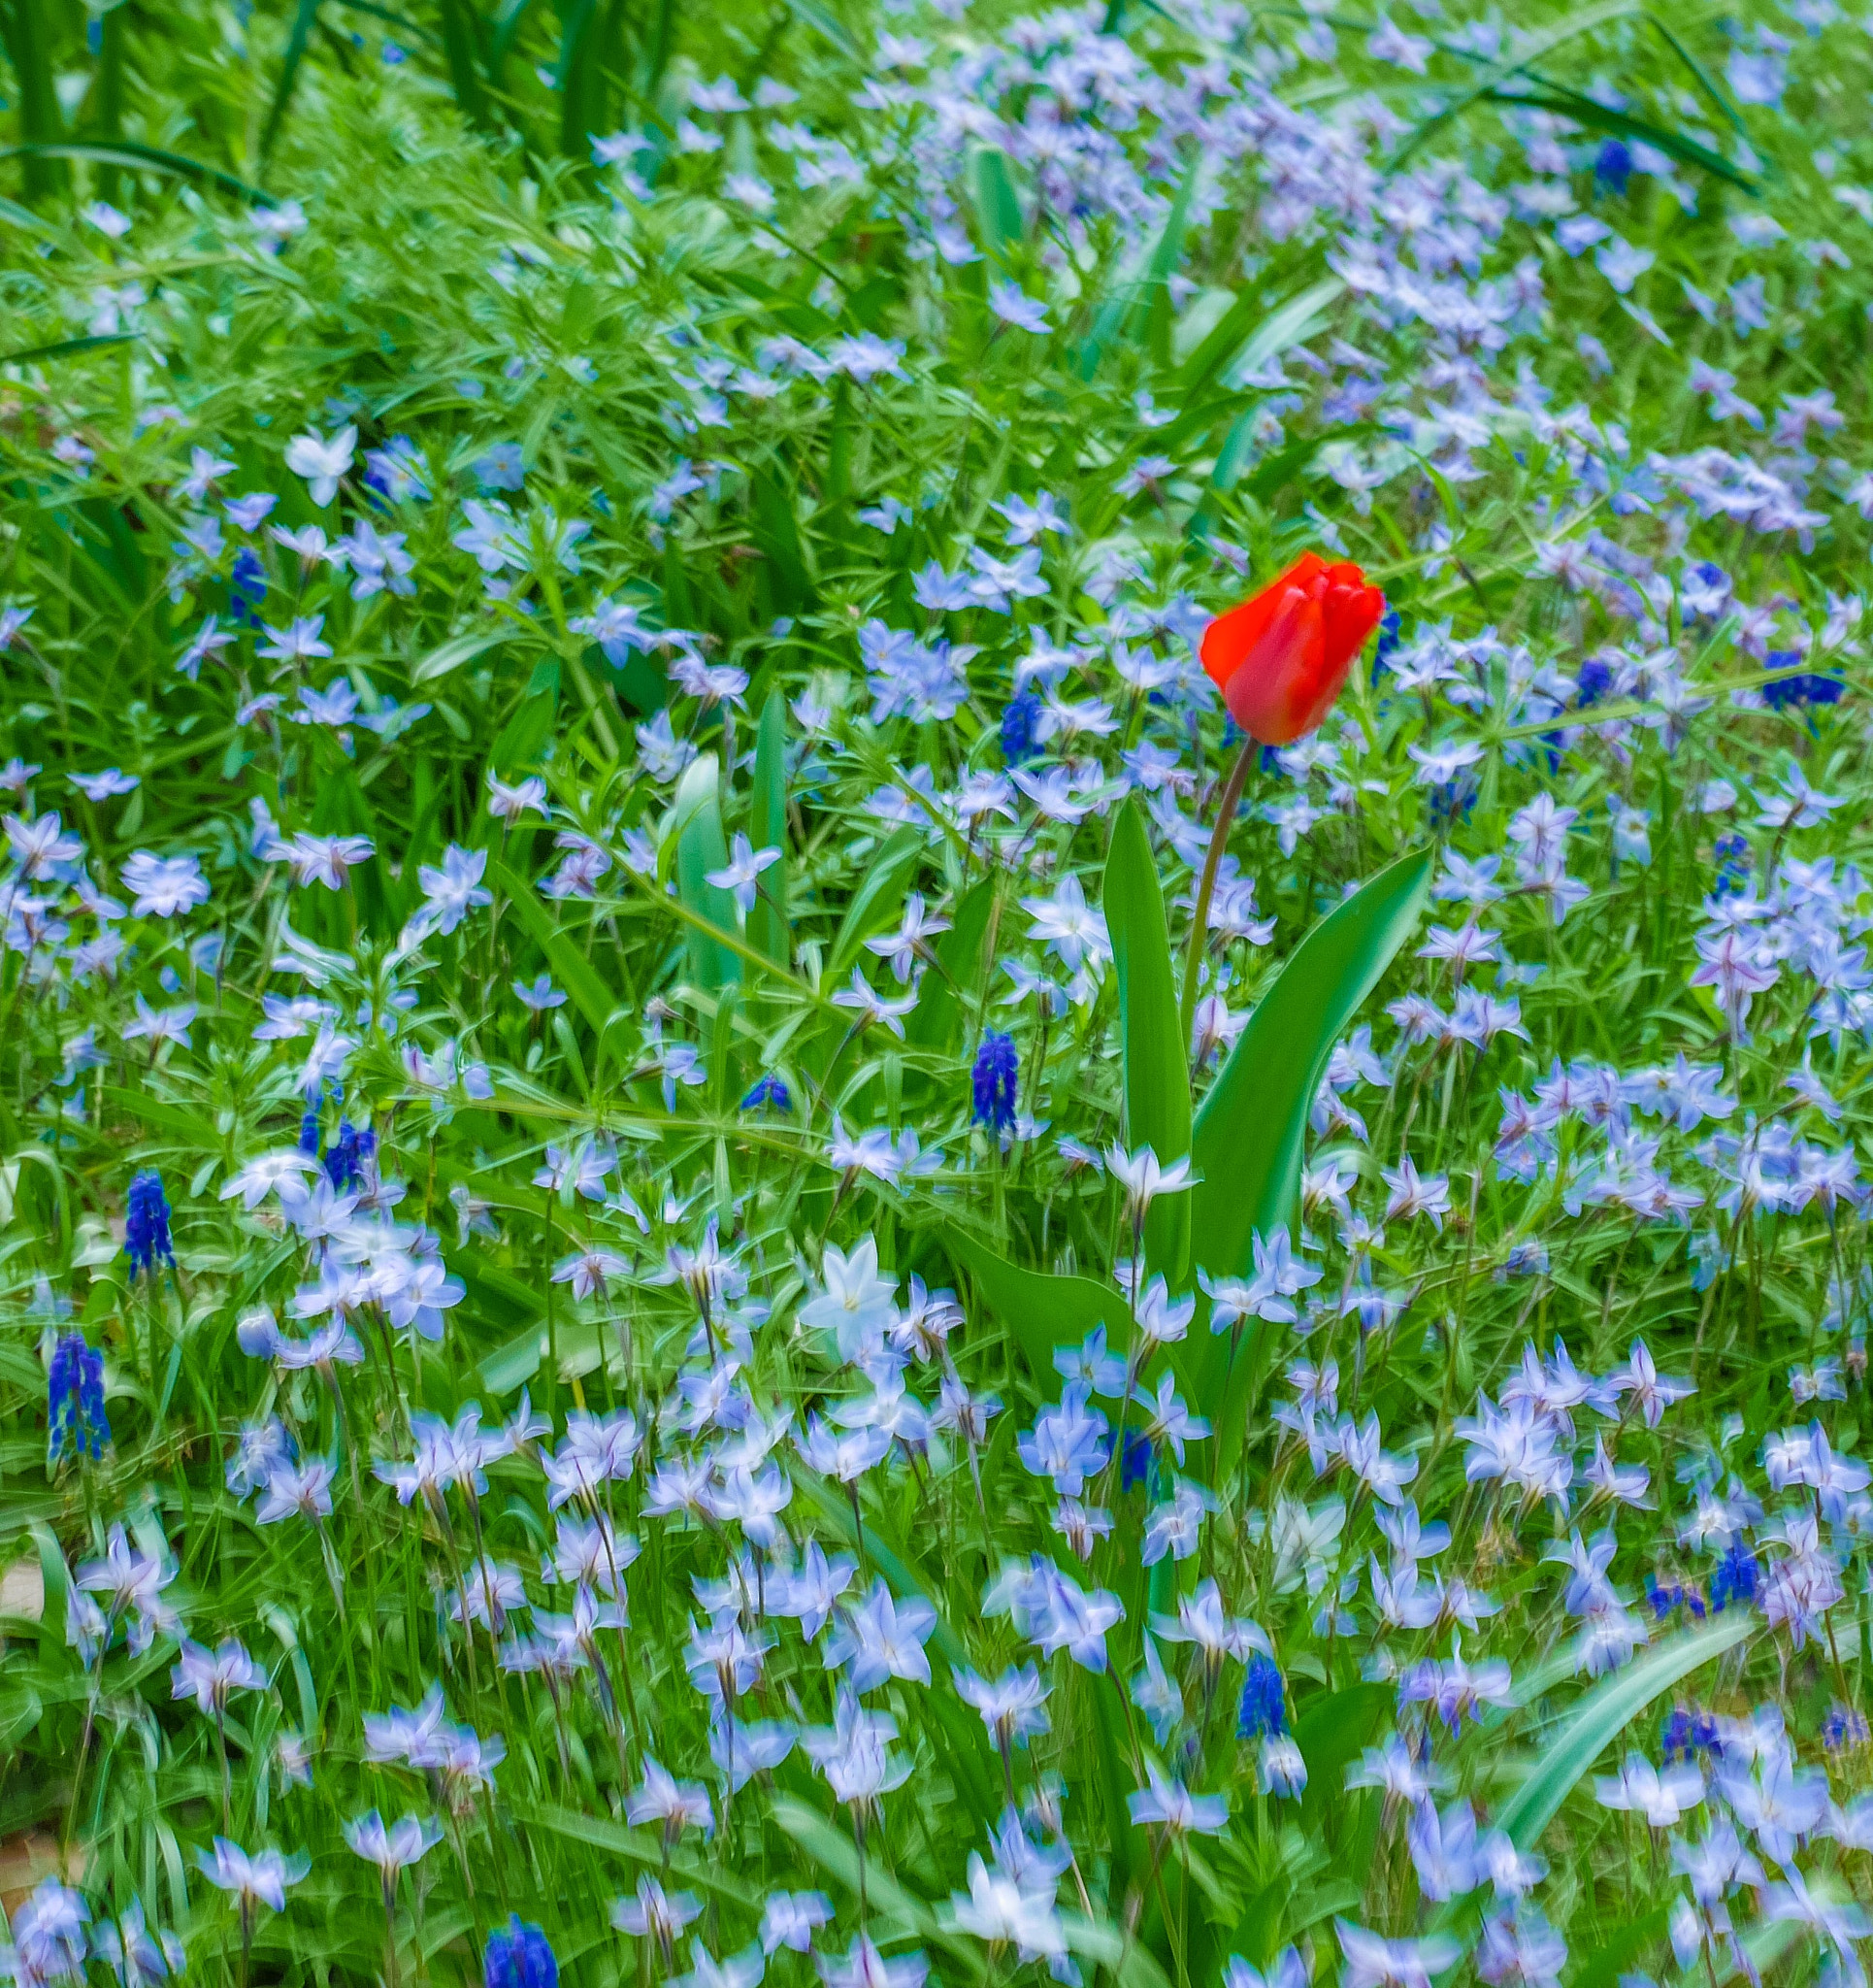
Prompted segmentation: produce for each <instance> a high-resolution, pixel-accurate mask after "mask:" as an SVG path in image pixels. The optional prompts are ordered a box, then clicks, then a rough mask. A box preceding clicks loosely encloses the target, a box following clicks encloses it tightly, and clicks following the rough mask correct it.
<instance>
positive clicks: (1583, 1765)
mask: <svg viewBox="0 0 1873 1988" xmlns="http://www.w3.org/2000/svg"><path fill="white" fill-rule="evenodd" d="M1755 1627H1756V1624H1755V1620H1754V1618H1753V1617H1752V1616H1751V1615H1750V1613H1749V1611H1748V1610H1747V1609H1744V1608H1736V1609H1732V1610H1731V1611H1729V1612H1728V1613H1727V1614H1725V1615H1721V1616H1719V1617H1718V1618H1717V1620H1716V1621H1714V1622H1709V1623H1706V1624H1705V1625H1704V1626H1703V1628H1701V1629H1693V1630H1692V1632H1691V1633H1690V1634H1689V1635H1687V1636H1674V1637H1671V1638H1670V1639H1668V1640H1666V1641H1664V1642H1660V1643H1655V1644H1654V1645H1653V1646H1652V1648H1650V1649H1649V1650H1647V1651H1646V1652H1645V1654H1644V1655H1643V1656H1641V1657H1639V1658H1637V1659H1636V1660H1635V1661H1634V1662H1632V1663H1630V1664H1628V1665H1627V1667H1626V1669H1625V1670H1624V1671H1616V1672H1615V1673H1613V1675H1612V1676H1610V1677H1604V1678H1602V1679H1601V1680H1600V1682H1599V1683H1597V1684H1596V1685H1594V1688H1593V1690H1592V1691H1590V1692H1589V1693H1588V1694H1587V1696H1586V1697H1585V1698H1584V1699H1582V1700H1581V1702H1580V1704H1579V1705H1578V1706H1575V1707H1574V1709H1573V1710H1572V1711H1571V1712H1569V1713H1568V1714H1567V1717H1566V1718H1565V1719H1564V1720H1563V1721H1562V1724H1561V1730H1560V1731H1559V1732H1558V1733H1557V1734H1556V1735H1555V1737H1554V1738H1553V1739H1551V1740H1550V1741H1549V1742H1548V1744H1547V1746H1546V1747H1545V1748H1544V1749H1543V1752H1542V1755H1541V1758H1540V1759H1539V1760H1538V1761H1537V1762H1536V1763H1535V1766H1534V1771H1533V1772H1532V1773H1530V1774H1529V1775H1528V1779H1527V1780H1526V1781H1524V1782H1523V1783H1522V1785H1521V1787H1519V1788H1518V1789H1517V1790H1516V1791H1515V1793H1514V1794H1513V1795H1511V1796H1510V1797H1509V1799H1508V1800H1507V1801H1506V1802H1505V1803H1504V1804H1503V1805H1502V1809H1501V1813H1500V1814H1499V1815H1498V1816H1497V1818H1496V1820H1497V1823H1498V1825H1499V1826H1500V1827H1501V1828H1502V1829H1503V1830H1504V1831H1505V1832H1506V1833H1507V1834H1508V1836H1509V1837H1510V1838H1511V1839H1513V1840H1514V1841H1515V1843H1516V1844H1517V1845H1518V1846H1519V1847H1520V1848H1522V1849H1525V1850H1527V1849H1531V1848H1532V1847H1533V1846H1534V1845H1535V1844H1536V1843H1537V1842H1539V1841H1540V1839H1541V1833H1542V1831H1543V1830H1545V1829H1546V1828H1547V1827H1548V1825H1549V1823H1550V1822H1552V1821H1553V1820H1554V1818H1555V1814H1556V1812H1557V1810H1559V1808H1560V1807H1561V1804H1562V1803H1563V1802H1564V1801H1565V1800H1566V1799H1567V1795H1568V1792H1569V1790H1570V1789H1572V1787H1573V1786H1574V1784H1575V1782H1577V1781H1578V1780H1579V1779H1580V1777H1581V1776H1582V1775H1583V1774H1584V1773H1586V1772H1587V1771H1588V1769H1589V1768H1591V1767H1592V1766H1593V1765H1594V1762H1595V1761H1596V1760H1597V1759H1598V1758H1599V1757H1600V1755H1601V1754H1602V1753H1604V1752H1605V1750H1606V1749H1607V1747H1608V1746H1610V1745H1611V1744H1612V1743H1613V1741H1614V1740H1615V1739H1618V1738H1619V1736H1620V1734H1621V1733H1623V1732H1624V1731H1625V1730H1626V1728H1627V1726H1628V1725H1630V1724H1631V1722H1632V1721H1633V1720H1634V1719H1636V1718H1637V1717H1638V1715H1639V1714H1640V1713H1641V1712H1642V1711H1644V1710H1645V1708H1646V1706H1649V1705H1650V1704H1651V1703H1652V1701H1653V1700H1654V1699H1655V1698H1657V1697H1658V1696H1659V1694H1660V1693H1661V1692H1665V1691H1669V1690H1670V1689H1671V1687H1672V1686H1673V1685H1674V1684H1676V1683H1677V1682H1678V1680H1679V1679H1680V1678H1681V1677H1688V1676H1690V1675H1691V1673H1692V1672H1693V1671H1696V1670H1701V1669H1702V1667H1703V1666H1704V1665H1706V1664H1708V1663H1711V1662H1714V1661H1715V1660H1716V1659H1717V1658H1718V1657H1721V1656H1722V1655H1723V1654H1724V1652H1725V1650H1730V1649H1734V1648H1735V1647H1736V1645H1737V1644H1738V1643H1740V1642H1741V1641H1743V1640H1744V1639H1745V1638H1746V1637H1748V1636H1749V1634H1750V1632H1751V1631H1752V1630H1753V1629H1754V1628H1755Z"/></svg>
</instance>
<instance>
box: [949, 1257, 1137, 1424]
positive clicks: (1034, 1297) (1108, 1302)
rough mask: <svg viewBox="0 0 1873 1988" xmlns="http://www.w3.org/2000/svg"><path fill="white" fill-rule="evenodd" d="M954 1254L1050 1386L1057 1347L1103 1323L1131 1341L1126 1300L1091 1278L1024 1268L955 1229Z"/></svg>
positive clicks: (1111, 1333) (1116, 1337) (1115, 1336)
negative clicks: (1127, 1335)
mask: <svg viewBox="0 0 1873 1988" xmlns="http://www.w3.org/2000/svg"><path fill="white" fill-rule="evenodd" d="M944 1240H945V1241H946V1243H947V1244H948V1246H949V1252H950V1254H951V1255H952V1256H953V1257H954V1258H955V1259H956V1260H957V1262H958V1263H960V1264H962V1265H963V1267H964V1268H965V1269H966V1270H968V1271H969V1275H970V1276H973V1277H974V1279H975V1281H976V1285H977V1287H978V1288H979V1289H980V1291H981V1293H982V1295H983V1297H984V1298H986V1299H987V1300H988V1302H989V1309H990V1310H992V1311H993V1312H994V1313H995V1314H996V1316H997V1317H999V1318H1000V1319H1001V1320H1002V1324H1003V1325H1005V1326H1006V1327H1007V1329H1008V1333H1009V1336H1010V1337H1011V1338H1012V1339H1013V1341H1014V1343H1015V1345H1016V1346H1017V1347H1018V1348H1019V1349H1020V1352H1021V1355H1022V1357H1023V1358H1024V1359H1025V1360H1026V1361H1027V1363H1028V1367H1029V1369H1030V1371H1031V1372H1032V1373H1033V1374H1034V1375H1035V1378H1036V1379H1037V1380H1039V1381H1041V1382H1042V1384H1043V1385H1046V1384H1048V1383H1049V1381H1050V1376H1051V1375H1052V1374H1053V1371H1054V1348H1055V1347H1056V1346H1070V1345H1076V1344H1077V1343H1078V1342H1080V1341H1081V1340H1083V1339H1084V1338H1085V1337H1086V1336H1087V1334H1088V1333H1090V1332H1091V1331H1093V1329H1094V1328H1095V1327H1096V1326H1100V1325H1103V1326H1104V1327H1105V1329H1106V1336H1107V1337H1108V1339H1110V1340H1112V1341H1113V1342H1115V1343H1116V1342H1120V1341H1122V1340H1123V1339H1124V1337H1125V1332H1126V1327H1127V1311H1126V1305H1125V1300H1124V1299H1123V1298H1122V1297H1121V1296H1120V1295H1119V1293H1118V1292H1117V1291H1116V1290H1110V1289H1108V1288H1107V1287H1106V1286H1105V1285H1104V1284H1101V1283H1097V1282H1095V1281H1094V1279H1093V1278H1091V1277H1076V1276H1058V1275H1056V1274H1054V1273H1052V1272H1048V1271H1040V1270H1023V1269H1022V1268H1021V1267H1020V1265H1018V1264H1013V1263H1010V1262H1009V1261H1008V1260H1007V1258H1006V1257H1005V1256H1003V1255H1000V1254H998V1253H997V1251H996V1250H994V1249H989V1248H986V1247H984V1246H983V1244H981V1243H976V1242H974V1241H972V1240H971V1239H970V1238H969V1237H968V1236H966V1235H964V1234H963V1232H962V1231H961V1230H960V1229H956V1228H951V1229H949V1230H948V1231H946V1232H945V1239H944Z"/></svg>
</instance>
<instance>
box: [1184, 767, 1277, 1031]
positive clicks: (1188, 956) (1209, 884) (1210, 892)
mask: <svg viewBox="0 0 1873 1988" xmlns="http://www.w3.org/2000/svg"><path fill="white" fill-rule="evenodd" d="M1261 749H1262V748H1261V747H1260V746H1258V745H1257V744H1256V742H1255V741H1254V740H1253V739H1244V740H1243V742H1242V750H1241V752H1240V754H1239V755H1238V756H1237V758H1236V762H1235V764H1234V765H1233V766H1232V768H1231V769H1230V777H1229V779H1228V780H1227V781H1226V782H1225V783H1224V787H1223V798H1222V799H1221V800H1220V801H1219V802H1218V803H1217V804H1216V826H1215V827H1214V828H1213V829H1212V830H1211V831H1210V838H1209V850H1208V852H1207V854H1205V856H1204V857H1203V875H1202V878H1201V879H1200V880H1199V883H1198V885H1197V904H1196V907H1195V911H1194V912H1193V915H1192V917H1191V924H1190V948H1189V950H1188V951H1187V952H1186V953H1185V954H1184V1042H1185V1044H1189V1042H1190V1027H1191V1023H1192V1022H1193V1021H1194V1020H1195V1019H1196V1015H1197V970H1198V968H1199V967H1200V966H1201V965H1202V963H1203V947H1204V942H1205V940H1206V938H1207V936H1208V932H1209V901H1210V899H1211V897H1212V896H1214V894H1215V891H1216V872H1217V870H1218V868H1219V866H1220V865H1221V863H1222V861H1223V849H1224V847H1225V845H1227V844H1228V842H1229V839H1230V824H1231V823H1232V822H1233V821H1234V819H1235V810H1236V805H1237V803H1238V802H1240V800H1241V799H1242V789H1243V788H1244V787H1245V786H1246V785H1247V784H1248V779H1249V769H1250V767H1251V766H1253V765H1254V763H1255V755H1256V754H1257V753H1258V752H1259V751H1260V750H1261Z"/></svg>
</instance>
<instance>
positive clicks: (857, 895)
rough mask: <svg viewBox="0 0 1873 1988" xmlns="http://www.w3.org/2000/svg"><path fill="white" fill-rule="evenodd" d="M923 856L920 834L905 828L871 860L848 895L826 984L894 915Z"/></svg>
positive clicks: (840, 976)
mask: <svg viewBox="0 0 1873 1988" xmlns="http://www.w3.org/2000/svg"><path fill="white" fill-rule="evenodd" d="M923 853H924V833H923V831H922V830H921V829H915V828H910V827H908V826H906V827H904V828H900V829H896V830H894V831H893V832H892V834H891V835H890V837H889V838H887V840H886V841H885V843H884V845H883V846H882V847H881V848H880V849H879V850H878V853H877V854H876V855H875V856H873V857H872V859H871V869H869V870H868V871H867V872H866V873H865V881H864V882H863V883H861V884H860V885H859V887H858V889H857V890H855V891H854V892H853V893H852V898H851V902H850V903H849V904H848V905H847V906H846V908H845V915H844V917H843V918H841V919H840V920H839V927H838V933H837V934H836V935H835V937H834V940H833V950H832V952H831V954H830V955H829V956H828V958H827V962H826V979H827V981H828V982H829V983H830V982H832V981H835V980H841V979H843V978H844V977H845V970H846V968H847V967H849V966H850V965H852V963H853V962H854V961H855V960H856V959H857V958H858V956H859V947H860V946H861V945H863V944H865V942H866V941H867V940H868V939H870V938H871V936H872V934H873V933H875V932H879V931H882V930H883V928H884V927H885V926H886V925H888V924H890V922H891V921H892V919H893V918H895V917H896V916H897V915H898V912H899V910H900V909H901V908H902V906H903V904H904V892H905V891H906V890H907V889H908V888H909V887H910V879H911V877H912V876H913V875H914V874H915V872H916V868H917V864H918V861H919V859H920V858H921V857H922V855H923Z"/></svg>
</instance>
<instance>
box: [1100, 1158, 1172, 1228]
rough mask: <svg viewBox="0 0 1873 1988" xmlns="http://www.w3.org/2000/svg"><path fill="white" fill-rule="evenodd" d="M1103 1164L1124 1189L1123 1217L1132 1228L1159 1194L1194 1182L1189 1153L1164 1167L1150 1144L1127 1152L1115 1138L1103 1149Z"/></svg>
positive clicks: (1139, 1221)
mask: <svg viewBox="0 0 1873 1988" xmlns="http://www.w3.org/2000/svg"><path fill="white" fill-rule="evenodd" d="M1105 1164H1106V1165H1107V1167H1109V1168H1110V1169H1111V1172H1112V1177H1113V1178H1114V1179H1115V1180H1117V1181H1118V1182H1119V1184H1120V1185H1121V1186H1122V1187H1123V1188H1124V1189H1125V1218H1126V1220H1127V1221H1128V1222H1130V1223H1131V1224H1132V1226H1133V1227H1134V1229H1135V1228H1136V1227H1137V1226H1138V1225H1139V1223H1141V1222H1142V1221H1143V1220H1144V1218H1145V1212H1146V1210H1147V1209H1149V1208H1150V1207H1151V1204H1152V1203H1153V1202H1154V1201H1156V1200H1157V1199H1158V1197H1159V1196H1160V1195H1161V1194H1181V1193H1183V1192H1184V1191H1185V1190H1186V1189H1187V1188H1189V1187H1190V1186H1191V1185H1193V1182H1192V1179H1191V1173H1190V1157H1189V1155H1188V1154H1186V1155H1185V1156H1184V1158H1182V1159H1181V1160H1172V1161H1171V1163H1170V1164H1169V1166H1166V1165H1165V1164H1164V1163H1163V1162H1162V1161H1161V1160H1160V1159H1159V1158H1158V1155H1157V1154H1156V1152H1154V1151H1153V1150H1152V1148H1151V1147H1150V1146H1148V1145H1141V1146H1140V1147H1139V1148H1138V1150H1137V1151H1136V1152H1134V1153H1129V1152H1127V1151H1126V1149H1125V1147H1124V1146H1123V1145H1122V1144H1120V1143H1119V1142H1117V1141H1116V1140H1115V1141H1114V1142H1113V1143H1112V1144H1111V1145H1109V1146H1107V1147H1106V1149H1105Z"/></svg>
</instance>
